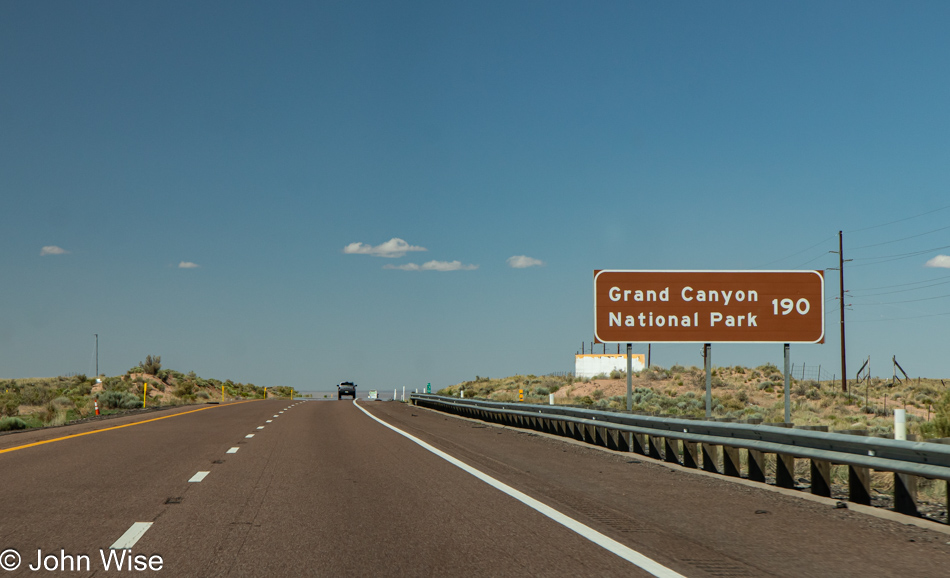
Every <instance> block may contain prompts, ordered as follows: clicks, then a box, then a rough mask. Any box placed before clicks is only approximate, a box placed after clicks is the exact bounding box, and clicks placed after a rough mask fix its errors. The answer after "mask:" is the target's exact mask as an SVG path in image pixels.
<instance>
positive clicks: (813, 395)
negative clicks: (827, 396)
mask: <svg viewBox="0 0 950 578" xmlns="http://www.w3.org/2000/svg"><path fill="white" fill-rule="evenodd" d="M805 397H807V398H808V399H812V400H815V399H821V394H820V393H818V389H817V388H814V387H813V388H811V389H809V390H808V393H807V394H806V395H805Z"/></svg>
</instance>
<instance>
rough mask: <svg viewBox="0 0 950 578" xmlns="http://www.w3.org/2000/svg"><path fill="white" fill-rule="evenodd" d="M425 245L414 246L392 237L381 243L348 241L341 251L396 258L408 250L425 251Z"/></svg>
mask: <svg viewBox="0 0 950 578" xmlns="http://www.w3.org/2000/svg"><path fill="white" fill-rule="evenodd" d="M427 250H428V249H426V248H425V247H416V246H414V245H410V244H409V243H407V242H405V241H403V240H402V239H400V238H399V237H393V238H392V239H390V240H388V241H386V242H385V243H383V244H381V245H376V246H375V247H374V246H372V245H366V244H364V243H350V244H349V245H347V246H346V247H343V252H344V253H346V254H347V255H373V256H374V257H387V258H396V257H402V256H403V255H405V254H406V253H408V252H409V251H427Z"/></svg>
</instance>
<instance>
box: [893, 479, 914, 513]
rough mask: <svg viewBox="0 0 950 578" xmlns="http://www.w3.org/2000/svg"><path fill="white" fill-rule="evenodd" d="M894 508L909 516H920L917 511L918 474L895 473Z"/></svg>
mask: <svg viewBox="0 0 950 578" xmlns="http://www.w3.org/2000/svg"><path fill="white" fill-rule="evenodd" d="M894 510H895V511H897V512H900V513H901V514H907V515H909V516H919V515H920V512H918V511H917V476H912V475H910V474H899V473H895V474H894Z"/></svg>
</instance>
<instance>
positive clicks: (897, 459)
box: [410, 394, 950, 515]
mask: <svg viewBox="0 0 950 578" xmlns="http://www.w3.org/2000/svg"><path fill="white" fill-rule="evenodd" d="M410 400H411V401H412V403H414V404H415V405H419V406H423V407H429V408H431V409H436V410H440V411H446V412H450V413H455V414H460V415H464V416H466V417H474V418H479V419H483V420H485V421H490V422H496V423H502V424H505V425H512V426H516V427H524V428H528V429H535V430H540V431H545V432H548V433H554V434H557V435H563V436H567V437H572V438H575V439H578V440H580V441H585V442H588V443H592V444H595V445H602V446H605V447H608V448H610V449H616V450H621V451H632V452H635V453H639V454H642V455H649V456H651V457H654V458H656V459H663V460H664V461H667V462H672V463H678V464H680V465H683V466H686V467H693V468H699V467H702V469H704V470H706V471H710V472H717V473H721V474H724V475H728V476H735V477H739V476H741V460H740V455H739V450H740V449H741V450H745V451H747V452H748V455H747V460H746V464H747V477H748V478H749V479H750V480H754V481H759V482H765V473H764V472H765V459H764V456H765V454H775V455H776V476H775V478H776V485H778V486H780V487H788V488H794V487H795V477H794V474H795V467H794V463H795V462H794V460H795V459H796V458H801V459H808V460H810V461H811V492H812V493H813V494H816V495H823V496H827V497H830V496H831V476H830V466H831V465H846V466H848V468H849V476H848V478H849V484H848V485H849V500H850V501H852V502H855V503H860V504H870V502H871V500H870V495H871V494H870V470H876V471H885V472H893V473H894V507H895V510H897V511H899V512H902V513H905V514H910V515H919V513H918V511H917V501H916V493H917V490H916V488H917V480H916V478H917V477H923V478H929V479H937V480H950V446H948V445H943V444H938V443H927V442H918V441H905V440H893V439H885V438H873V437H862V436H857V435H849V434H844V433H829V432H823V431H811V430H804V429H795V428H791V427H785V424H771V425H770V424H747V423H735V422H716V421H701V420H692V419H682V418H671V417H656V416H644V415H631V414H627V413H617V412H609V411H598V410H589V409H581V408H574V407H565V406H555V405H536V404H526V403H511V402H492V401H480V400H475V399H460V398H454V397H445V396H439V395H430V394H412V395H411V396H410ZM680 444H682V445H680ZM697 446H699V448H701V454H700V451H699V449H698V447H697ZM720 449H721V450H722V451H720ZM720 454H721V459H720ZM700 455H701V459H700ZM700 462H701V463H702V465H701V466H700Z"/></svg>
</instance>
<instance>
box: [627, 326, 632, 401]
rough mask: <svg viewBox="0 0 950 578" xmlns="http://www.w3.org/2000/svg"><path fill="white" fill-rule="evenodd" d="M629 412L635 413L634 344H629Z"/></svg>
mask: <svg viewBox="0 0 950 578" xmlns="http://www.w3.org/2000/svg"><path fill="white" fill-rule="evenodd" d="M627 411H633V344H632V343H628V344H627Z"/></svg>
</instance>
